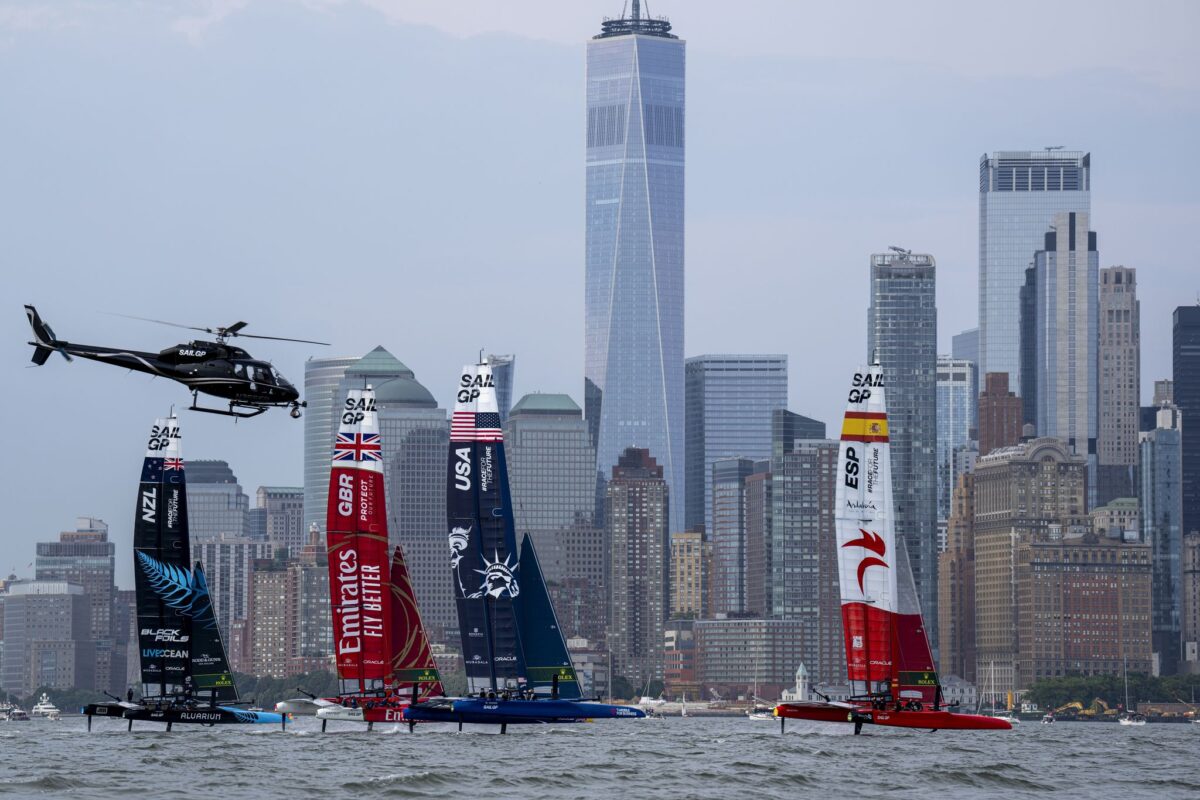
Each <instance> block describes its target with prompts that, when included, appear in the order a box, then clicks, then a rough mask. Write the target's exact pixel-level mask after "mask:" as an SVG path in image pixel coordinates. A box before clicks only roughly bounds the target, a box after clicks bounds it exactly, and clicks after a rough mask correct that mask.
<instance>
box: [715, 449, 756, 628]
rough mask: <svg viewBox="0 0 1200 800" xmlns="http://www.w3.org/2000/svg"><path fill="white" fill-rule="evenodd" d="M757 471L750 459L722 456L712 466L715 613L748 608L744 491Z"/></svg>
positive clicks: (741, 610) (726, 612) (739, 610)
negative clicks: (747, 481) (748, 481)
mask: <svg viewBox="0 0 1200 800" xmlns="http://www.w3.org/2000/svg"><path fill="white" fill-rule="evenodd" d="M753 471H754V461H753V460H752V459H749V458H723V459H719V460H718V461H714V462H713V466H712V472H711V475H712V497H713V509H712V520H713V522H712V529H711V531H710V532H709V534H708V540H709V541H710V542H712V548H713V558H712V573H713V575H712V581H713V590H712V594H713V606H712V609H711V611H712V613H713V614H741V613H743V612H744V611H745V610H746V521H745V513H744V511H745V508H744V506H743V498H742V495H743V492H744V491H745V488H746V478H748V477H749V476H750V474H751V473H752V472H753Z"/></svg>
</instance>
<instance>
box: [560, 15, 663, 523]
mask: <svg viewBox="0 0 1200 800" xmlns="http://www.w3.org/2000/svg"><path fill="white" fill-rule="evenodd" d="M670 30H671V25H670V23H668V22H667V21H666V20H662V19H653V20H652V19H646V18H643V17H641V14H640V8H639V5H638V3H636V2H635V3H634V4H633V14H632V16H631V17H628V18H624V17H623V18H621V19H610V20H605V21H604V22H603V24H602V32H601V33H600V34H599V35H597V36H596V37H595V38H593V39H592V40H591V41H589V42H588V46H587V179H586V203H587V205H586V221H587V224H586V228H587V230H586V277H585V309H584V320H585V339H586V341H585V365H584V379H585V380H584V409H585V415H586V418H587V422H588V429H589V432H590V434H591V436H592V440H593V441H594V442H595V444H596V470H597V473H598V474H599V476H601V477H602V478H604V479H607V478H608V477H609V476H610V475H611V471H612V467H613V466H614V465H615V464H616V463H617V459H618V457H619V456H620V454H621V453H622V452H624V450H625V448H627V447H642V448H647V449H649V451H650V455H651V456H652V457H653V458H654V460H655V461H656V462H658V464H660V465H661V466H662V469H663V474H664V479H665V480H666V482H667V485H668V486H669V487H670V494H671V527H670V529H671V530H681V529H682V525H683V514H684V508H685V495H684V485H683V471H684V466H683V460H684V447H683V406H684V403H683V165H684V43H683V42H682V41H681V40H680V39H678V38H677V37H676V36H674V35H672V34H671V33H670Z"/></svg>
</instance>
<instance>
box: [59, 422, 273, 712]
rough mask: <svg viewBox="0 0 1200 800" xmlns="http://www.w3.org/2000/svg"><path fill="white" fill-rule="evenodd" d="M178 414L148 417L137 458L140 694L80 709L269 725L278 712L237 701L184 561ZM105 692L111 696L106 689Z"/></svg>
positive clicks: (207, 611) (208, 614) (186, 545)
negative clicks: (141, 457) (151, 419)
mask: <svg viewBox="0 0 1200 800" xmlns="http://www.w3.org/2000/svg"><path fill="white" fill-rule="evenodd" d="M180 443H181V437H180V433H179V421H178V419H176V418H175V417H174V416H170V417H166V418H162V417H160V418H159V419H157V420H155V422H154V427H153V428H152V429H151V431H150V439H149V441H148V443H147V446H146V457H145V459H144V460H143V462H142V480H141V484H140V485H139V487H138V497H137V506H136V511H135V527H134V532H133V566H134V582H135V594H136V598H137V622H138V647H139V655H140V660H141V672H142V697H141V699H140V700H138V701H136V702H135V701H134V699H133V691H132V690H130V692H129V694H128V695H126V699H125V700H121V699H120V698H117V697H113V698H112V699H113V701H114V702H111V703H93V704H90V705H87V706H85V707H84V708H83V713H84V714H85V715H86V716H87V724H88V729H89V730H91V727H92V717H96V716H100V717H121V718H123V719H125V720H128V723H129V725H128V727H129V730H133V723H134V721H135V720H148V721H151V722H165V723H166V725H167V730H168V731H169V730H171V726H172V725H174V724H175V723H177V722H179V723H196V724H200V725H230V724H276V725H281V726H284V727H286V725H287V717H286V715H282V714H272V713H269V712H261V711H250V710H248V709H242V708H237V707H236V706H237V705H239V704H240V701H239V699H238V692H237V686H235V685H234V681H233V673H232V672H231V671H230V669H229V659H228V657H227V656H226V654H225V646H224V645H223V644H222V643H221V631H220V629H219V628H218V627H217V618H216V614H215V612H214V610H213V604H212V596H211V595H210V594H209V591H208V582H207V581H206V580H205V577H204V568H203V566H201V564H200V562H196V563H195V565H192V564H191V556H190V542H189V538H188V515H187V487H186V485H185V480H184V463H183V452H182V449H181V446H180ZM110 697H112V695H110Z"/></svg>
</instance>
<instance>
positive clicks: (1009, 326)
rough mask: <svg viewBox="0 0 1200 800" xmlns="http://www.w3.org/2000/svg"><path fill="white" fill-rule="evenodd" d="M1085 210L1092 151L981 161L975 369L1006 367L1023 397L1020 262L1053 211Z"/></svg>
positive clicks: (1015, 154) (1008, 154)
mask: <svg viewBox="0 0 1200 800" xmlns="http://www.w3.org/2000/svg"><path fill="white" fill-rule="evenodd" d="M1090 210H1091V154H1090V153H1082V152H1075V151H1067V150H1059V149H1055V148H1047V149H1045V150H1034V151H1028V150H1026V151H1002V152H997V153H993V154H992V155H991V156H990V157H989V156H988V155H987V154H984V155H983V156H982V157H981V158H980V159H979V374H980V375H983V374H985V373H988V372H1007V373H1008V375H1009V385H1010V386H1011V387H1012V389H1013V390H1014V391H1015V392H1016V393H1017V394H1018V395H1020V396H1022V397H1024V394H1023V393H1022V391H1021V376H1020V347H1021V335H1020V329H1019V328H1020V313H1019V312H1020V309H1019V303H1020V290H1021V286H1022V284H1023V283H1024V282H1025V268H1026V267H1028V266H1029V262H1030V261H1031V260H1032V259H1033V253H1034V251H1035V250H1038V249H1040V248H1041V246H1042V239H1043V236H1044V234H1045V233H1046V229H1047V227H1048V226H1049V225H1050V223H1051V222H1052V218H1053V216H1054V215H1055V214H1056V213H1059V212H1063V211H1075V212H1081V213H1084V214H1086V213H1088V212H1089V211H1090ZM889 399H890V395H889ZM1040 433H1041V432H1040V431H1039V434H1040Z"/></svg>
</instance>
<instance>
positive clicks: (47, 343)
mask: <svg viewBox="0 0 1200 800" xmlns="http://www.w3.org/2000/svg"><path fill="white" fill-rule="evenodd" d="M25 316H27V317H28V318H29V327H30V328H32V329H33V338H34V341H32V342H30V344H31V345H33V363H34V364H36V365H37V366H39V367H40V366H41V365H42V364H45V363H46V359H48V358H50V354H51V353H53V352H54V351H56V350H57V351H58V353H59V355H61V356H62V357H63V358H65V359H66V360H67V361H74V360H75V359H73V358H71V356H70V354H69V353H67V351H66V348H64V347H63V346H62V345H61V344H59V341H58V339H57V338H55V336H54V329H53V328H51V327H50V326H49V325H47V324H46V323H45V321H43V320H42V315H41V314H39V313H38V310H37V309H36V308H34V307H33V306H25Z"/></svg>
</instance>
